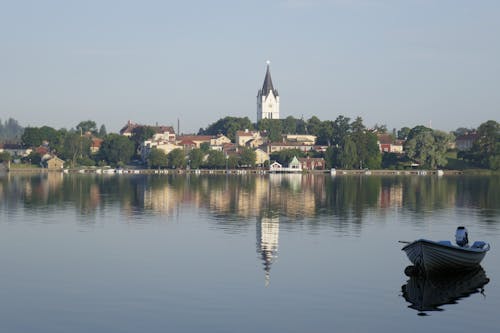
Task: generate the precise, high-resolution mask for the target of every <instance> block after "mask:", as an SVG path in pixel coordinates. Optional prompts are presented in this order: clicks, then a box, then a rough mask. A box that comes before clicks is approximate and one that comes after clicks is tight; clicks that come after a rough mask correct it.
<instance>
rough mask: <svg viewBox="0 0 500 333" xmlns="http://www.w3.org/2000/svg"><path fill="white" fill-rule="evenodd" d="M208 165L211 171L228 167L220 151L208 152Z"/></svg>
mask: <svg viewBox="0 0 500 333" xmlns="http://www.w3.org/2000/svg"><path fill="white" fill-rule="evenodd" d="M206 165H207V167H208V168H209V169H222V168H224V166H225V165H226V157H225V156H224V153H223V152H221V151H218V150H210V151H209V152H208V157H207V162H206Z"/></svg>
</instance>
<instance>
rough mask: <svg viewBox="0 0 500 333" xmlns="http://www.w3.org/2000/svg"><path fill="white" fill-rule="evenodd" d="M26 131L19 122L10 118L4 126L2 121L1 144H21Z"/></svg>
mask: <svg viewBox="0 0 500 333" xmlns="http://www.w3.org/2000/svg"><path fill="white" fill-rule="evenodd" d="M23 131H24V129H23V128H22V127H21V126H20V125H19V123H18V122H17V120H15V119H13V118H9V119H8V120H6V121H5V123H3V124H2V121H0V142H1V141H3V142H19V141H20V139H21V135H22V134H23Z"/></svg>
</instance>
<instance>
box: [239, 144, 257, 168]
mask: <svg viewBox="0 0 500 333" xmlns="http://www.w3.org/2000/svg"><path fill="white" fill-rule="evenodd" d="M256 159H257V154H256V153H255V151H254V150H253V149H251V148H243V150H242V151H241V159H240V166H244V167H251V168H253V167H254V166H255V161H256Z"/></svg>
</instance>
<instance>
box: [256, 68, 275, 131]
mask: <svg viewBox="0 0 500 333" xmlns="http://www.w3.org/2000/svg"><path fill="white" fill-rule="evenodd" d="M269 63H270V62H269V61H267V67H266V76H265V77H264V83H263V84H262V89H259V91H258V92H257V122H258V121H260V120H262V119H280V97H279V94H278V90H277V89H274V86H273V80H272V79H271V71H270V69H269Z"/></svg>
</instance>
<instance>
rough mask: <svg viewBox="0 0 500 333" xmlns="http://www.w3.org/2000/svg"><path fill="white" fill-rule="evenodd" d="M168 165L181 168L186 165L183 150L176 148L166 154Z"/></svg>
mask: <svg viewBox="0 0 500 333" xmlns="http://www.w3.org/2000/svg"><path fill="white" fill-rule="evenodd" d="M167 157H168V165H169V167H171V168H172V169H182V168H184V167H185V166H186V155H185V154H184V150H182V149H180V148H176V149H174V150H172V151H171V152H170V153H168V155H167Z"/></svg>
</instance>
